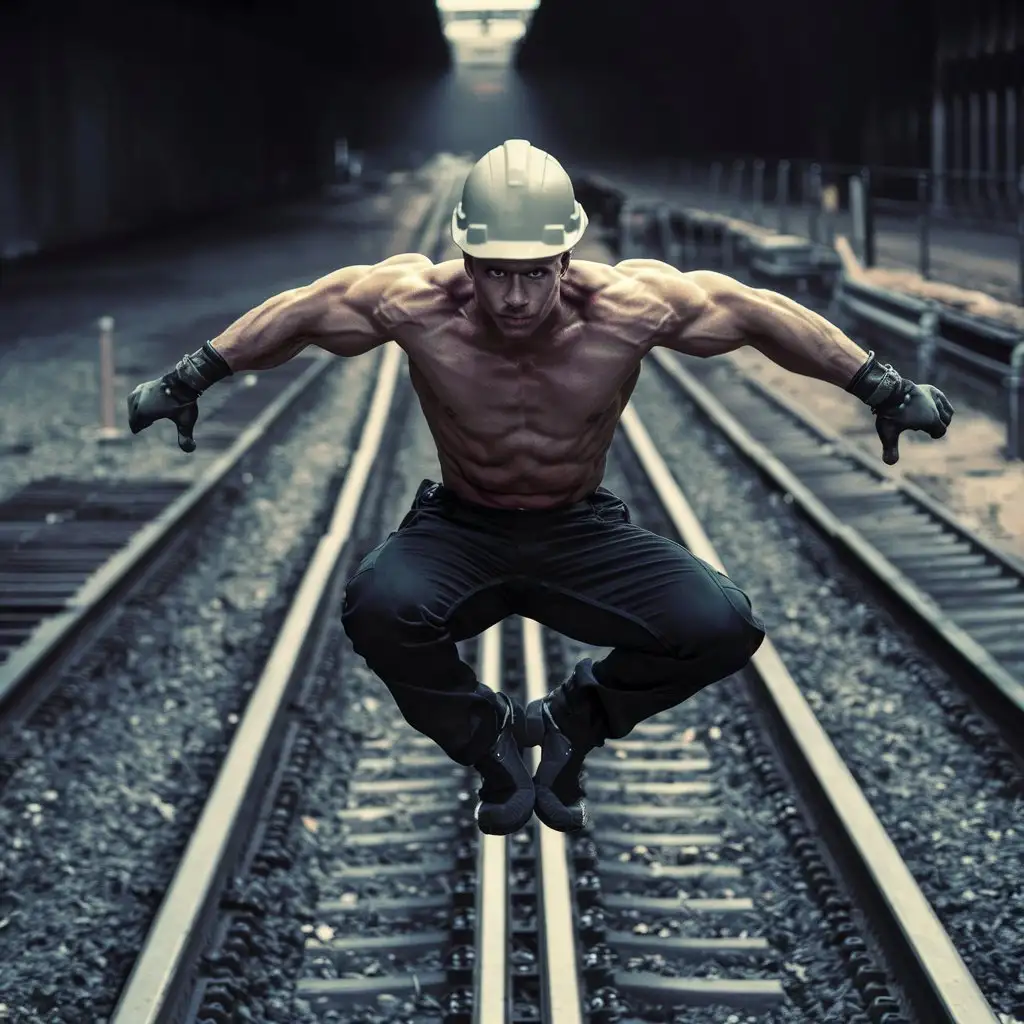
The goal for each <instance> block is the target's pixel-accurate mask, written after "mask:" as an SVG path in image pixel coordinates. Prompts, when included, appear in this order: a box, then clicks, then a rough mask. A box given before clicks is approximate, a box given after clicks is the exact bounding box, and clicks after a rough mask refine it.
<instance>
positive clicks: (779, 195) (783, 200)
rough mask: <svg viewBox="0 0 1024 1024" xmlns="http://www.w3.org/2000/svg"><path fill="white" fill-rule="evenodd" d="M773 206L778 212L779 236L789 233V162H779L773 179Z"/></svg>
mask: <svg viewBox="0 0 1024 1024" xmlns="http://www.w3.org/2000/svg"><path fill="white" fill-rule="evenodd" d="M775 205H776V206H777V207H778V210H779V234H780V235H785V234H788V233H789V161H788V160H780V161H779V169H778V171H777V174H776V179H775Z"/></svg>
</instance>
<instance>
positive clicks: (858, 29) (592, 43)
mask: <svg viewBox="0 0 1024 1024" xmlns="http://www.w3.org/2000/svg"><path fill="white" fill-rule="evenodd" d="M933 37H934V15H933V12H932V4H930V3H929V0H860V2H857V3H854V2H849V3H822V2H821V0H778V2H775V3H765V2H761V0H716V2H714V3H699V4H670V3H666V2H665V0H630V2H629V3H628V4H624V3H621V2H620V0H541V5H540V7H539V8H538V10H537V11H536V13H535V14H534V17H533V22H532V24H531V27H530V32H529V33H528V35H527V37H526V39H525V40H524V42H523V44H522V46H521V48H520V51H519V55H518V58H517V65H518V67H519V69H520V71H521V72H522V73H523V75H524V76H525V77H526V78H527V79H528V80H529V81H530V82H531V83H532V84H533V85H534V86H535V88H537V89H539V90H541V91H542V92H543V94H544V95H545V96H546V97H547V115H548V119H549V121H550V122H551V125H552V131H554V132H556V133H558V134H560V135H561V136H562V137H563V138H564V140H565V141H564V147H565V148H566V149H571V150H573V151H575V150H577V149H578V150H580V151H581V152H583V153H588V152H596V151H599V150H615V149H619V150H621V151H623V155H629V154H631V153H637V154H641V153H659V154H668V155H675V156H681V157H686V156H690V155H692V156H704V155H710V154H715V155H721V154H728V153H734V154H741V153H742V154H750V153H756V154H759V155H762V156H765V157H814V158H817V159H826V160H828V159H831V160H851V161H852V160H856V159H859V158H860V156H861V150H862V137H863V130H864V122H865V119H866V117H867V116H868V112H869V111H870V109H871V107H872V101H873V99H874V98H875V97H876V96H878V95H881V96H883V97H884V96H899V97H901V98H902V97H904V96H907V95H909V94H912V95H914V96H921V97H927V94H928V91H929V89H930V87H931V83H932V49H933ZM597 104H600V114H599V116H594V114H593V110H594V108H595V106H596V105H597ZM588 110H589V111H590V112H589V113H588V112H587V111H588Z"/></svg>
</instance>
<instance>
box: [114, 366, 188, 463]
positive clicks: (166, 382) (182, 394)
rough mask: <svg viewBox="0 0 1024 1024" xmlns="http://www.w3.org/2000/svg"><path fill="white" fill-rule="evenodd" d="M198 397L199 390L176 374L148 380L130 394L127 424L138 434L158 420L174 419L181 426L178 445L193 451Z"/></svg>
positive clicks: (167, 374)
mask: <svg viewBox="0 0 1024 1024" xmlns="http://www.w3.org/2000/svg"><path fill="white" fill-rule="evenodd" d="M198 397H199V392H198V391H196V390H194V389H193V388H190V387H189V386H188V385H187V384H185V383H184V382H183V381H182V380H180V379H179V378H178V377H177V376H176V375H175V374H174V373H166V374H164V376H163V377H160V378H159V379H158V380H147V381H146V382H145V383H144V384H140V385H139V386H138V387H137V388H136V389H135V390H134V391H133V392H132V393H131V394H130V395H129V396H128V426H129V427H131V431H132V433H133V434H137V433H138V432H139V431H140V430H145V429H146V427H148V426H150V424H152V423H155V422H156V421H157V420H172V421H173V422H174V425H175V426H176V427H177V428H178V447H179V448H180V449H181V450H182V451H183V452H194V451H195V450H196V442H195V440H194V439H193V437H192V429H193V428H194V427H195V425H196V420H198V419H199V405H198V403H197V402H196V399H197V398H198Z"/></svg>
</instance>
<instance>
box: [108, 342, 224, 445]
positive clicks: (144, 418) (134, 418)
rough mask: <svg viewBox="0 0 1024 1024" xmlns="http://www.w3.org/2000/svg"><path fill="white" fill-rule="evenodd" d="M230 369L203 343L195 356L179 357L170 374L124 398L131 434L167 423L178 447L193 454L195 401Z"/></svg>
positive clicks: (209, 346)
mask: <svg viewBox="0 0 1024 1024" xmlns="http://www.w3.org/2000/svg"><path fill="white" fill-rule="evenodd" d="M231 373H232V370H231V368H230V367H229V366H228V364H227V363H226V362H225V360H224V358H223V356H221V355H220V354H219V353H218V352H217V351H216V349H214V348H213V346H212V345H210V343H209V342H207V343H206V344H205V345H204V346H203V347H202V348H201V349H199V350H198V351H197V352H193V353H192V355H190V356H183V357H182V359H181V360H180V361H179V362H178V365H177V366H175V368H174V369H173V370H172V371H171V372H170V373H165V374H164V375H163V376H162V377H160V378H158V379H157V380H147V381H146V382H145V383H144V384H140V385H139V386H138V387H137V388H136V389H135V390H134V391H133V392H132V393H131V394H130V395H129V396H128V426H129V427H130V428H131V432H132V433H133V434H137V433H138V432H139V431H140V430H145V429H146V427H148V426H150V425H151V424H153V423H155V422H156V421H157V420H162V419H166V420H171V421H172V422H173V423H174V425H175V426H176V427H177V428H178V447H179V448H180V449H181V450H182V451H183V452H194V451H195V450H196V442H195V440H194V439H193V437H192V430H193V428H194V427H195V425H196V420H198V419H199V405H198V403H197V401H196V400H197V399H198V398H199V396H200V395H201V394H202V393H203V392H204V391H205V390H206V389H207V388H208V387H209V386H210V385H211V384H214V383H216V382H217V381H218V380H221V379H222V378H224V377H227V376H230V374H231Z"/></svg>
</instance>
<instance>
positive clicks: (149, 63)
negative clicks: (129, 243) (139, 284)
mask: <svg viewBox="0 0 1024 1024" xmlns="http://www.w3.org/2000/svg"><path fill="white" fill-rule="evenodd" d="M399 26H404V30H403V29H402V28H400V27H399ZM448 62H449V56H448V48H447V44H446V42H445V40H444V38H443V35H442V32H441V26H440V20H439V17H438V14H437V11H436V8H435V6H434V5H433V3H432V2H431V0H404V2H398V0H389V2H388V3H387V4H372V3H365V2H364V3H354V2H352V3H347V2H338V3H334V4H332V5H321V4H314V3H308V4H307V3H302V2H298V3H292V4H290V5H288V6H283V5H281V4H271V3H255V2H244V0H222V2H220V3H216V4H209V5H207V4H201V3H198V2H196V0H178V2H171V0H149V2H147V3H145V4H132V3H130V2H127V0H125V2H120V0H90V2H88V3H86V2H82V3H63V4H62V3H55V2H49V3H47V2H39V0H37V2H35V3H32V2H27V3H17V4H16V3H5V4H2V5H0V257H6V258H13V257H15V256H18V255H21V254H23V253H25V252H32V251H37V250H46V249H52V248H55V247H60V246H62V245H65V244H68V243H75V242H80V241H85V240H90V239H95V238H99V237H103V236H107V235H111V234H117V233H120V232H125V231H129V230H134V229H138V228H144V227H146V226H148V225H151V224H154V223H157V222H161V221H176V220H180V219H181V218H182V217H186V216H191V215H195V214H201V213H203V212H204V211H208V210H212V209H218V208H224V207H230V206H236V205H245V204H250V203H254V202H257V201H263V200H265V199H267V198H269V197H273V196H276V195H282V194H286V193H294V192H299V191H302V190H303V189H306V188H309V187H310V186H312V185H314V184H315V183H316V182H317V181H318V180H321V179H322V178H323V177H324V176H325V175H326V174H327V173H328V169H329V166H330V163H331V160H332V153H333V145H332V143H333V139H334V138H335V137H336V136H339V135H348V136H350V137H353V138H354V144H355V145H358V144H360V141H359V140H360V137H361V136H365V135H366V134H367V133H368V132H370V134H372V133H373V131H377V132H378V134H379V133H380V131H381V130H382V129H386V127H387V124H388V122H389V121H390V120H392V118H393V115H394V111H393V110H392V111H391V112H389V110H388V102H387V97H388V96H394V95H396V94H397V95H399V96H400V95H401V94H403V92H405V93H407V92H409V91H410V89H411V91H412V92H413V93H415V92H416V91H417V90H418V89H419V86H418V85H415V84H414V85H412V86H405V85H403V84H402V83H403V82H407V81H408V82H412V83H416V82H419V81H421V80H423V79H424V78H426V79H427V80H429V79H430V78H431V77H434V78H436V77H437V76H438V75H439V73H441V72H442V71H443V69H444V68H445V67H446V66H447V64H448ZM393 106H394V101H392V107H393ZM382 110H383V113H382Z"/></svg>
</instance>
